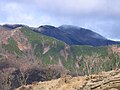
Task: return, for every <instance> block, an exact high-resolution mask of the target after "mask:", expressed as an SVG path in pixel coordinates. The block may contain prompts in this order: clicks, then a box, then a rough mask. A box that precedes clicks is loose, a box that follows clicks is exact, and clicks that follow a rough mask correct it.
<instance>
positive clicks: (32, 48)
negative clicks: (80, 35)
mask: <svg viewBox="0 0 120 90" xmlns="http://www.w3.org/2000/svg"><path fill="white" fill-rule="evenodd" d="M119 47H120V46H119V45H113V46H104V47H102V46H101V47H92V46H80V45H71V46H69V45H67V44H66V43H64V42H62V41H59V40H57V39H55V38H51V37H48V36H45V35H42V34H40V33H36V32H34V31H32V30H31V29H29V28H28V27H17V28H15V29H13V30H7V29H6V28H4V27H3V28H0V89H2V90H4V89H5V90H13V89H14V88H17V87H19V86H21V85H25V84H30V83H32V82H35V81H48V80H51V79H57V78H59V77H60V76H61V75H63V73H64V74H66V73H67V74H69V75H72V76H79V75H82V76H83V75H91V74H93V73H98V72H101V71H109V70H113V69H116V68H120V52H119V51H120V50H119ZM8 82H9V83H8ZM3 83H4V85H3Z"/></svg>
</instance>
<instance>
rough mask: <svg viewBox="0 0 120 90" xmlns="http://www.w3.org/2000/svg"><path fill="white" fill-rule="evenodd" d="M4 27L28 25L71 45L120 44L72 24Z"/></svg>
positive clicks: (36, 30)
mask: <svg viewBox="0 0 120 90" xmlns="http://www.w3.org/2000/svg"><path fill="white" fill-rule="evenodd" d="M2 27H4V28H6V29H9V30H12V29H15V28H17V27H26V28H29V29H31V30H33V31H35V32H38V33H41V34H43V35H46V36H50V37H54V38H56V39H58V40H61V41H63V42H65V43H66V44H69V45H91V46H107V45H114V44H120V42H117V41H112V40H109V39H107V38H105V37H103V36H101V35H100V34H98V33H96V32H93V31H91V30H89V29H85V28H81V27H77V26H72V25H62V26H59V27H54V26H50V25H43V26H40V27H38V28H34V27H29V26H27V25H21V24H13V25H10V24H5V25H3V26H2Z"/></svg>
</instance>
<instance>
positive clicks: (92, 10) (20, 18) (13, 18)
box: [0, 0, 120, 40]
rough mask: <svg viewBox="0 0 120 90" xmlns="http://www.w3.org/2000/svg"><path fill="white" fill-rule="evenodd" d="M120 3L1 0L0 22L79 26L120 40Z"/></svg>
mask: <svg viewBox="0 0 120 90" xmlns="http://www.w3.org/2000/svg"><path fill="white" fill-rule="evenodd" d="M119 8H120V0H1V1H0V23H1V24H3V23H22V24H27V25H30V26H40V25H44V24H51V25H55V26H59V25H62V24H70V25H77V26H81V27H85V28H89V29H91V30H93V31H95V32H98V33H100V34H102V35H103V36H105V37H107V38H110V39H115V40H118V39H119V40H120V10H119Z"/></svg>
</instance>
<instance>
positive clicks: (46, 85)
mask: <svg viewBox="0 0 120 90" xmlns="http://www.w3.org/2000/svg"><path fill="white" fill-rule="evenodd" d="M17 90H120V70H112V71H109V72H101V73H99V74H97V75H90V76H79V77H71V76H63V77H61V78H59V79H56V80H51V81H46V82H36V83H33V84H31V85H27V86H21V87H20V88H18V89H17Z"/></svg>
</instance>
